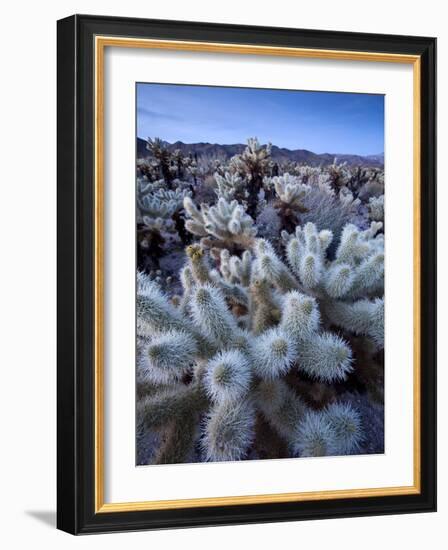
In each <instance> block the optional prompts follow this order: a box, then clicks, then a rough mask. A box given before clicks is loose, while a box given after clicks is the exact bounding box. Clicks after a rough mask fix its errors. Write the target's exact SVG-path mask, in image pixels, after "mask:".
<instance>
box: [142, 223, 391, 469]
mask: <svg viewBox="0 0 448 550" xmlns="http://www.w3.org/2000/svg"><path fill="white" fill-rule="evenodd" d="M380 226H381V224H377V223H372V225H371V227H370V228H369V229H368V230H366V231H360V230H358V229H357V228H356V227H355V226H351V225H347V226H346V227H345V229H344V231H343V234H342V237H341V240H340V243H339V245H338V247H337V252H336V256H335V259H333V260H329V259H328V258H327V256H326V250H327V249H328V246H329V245H330V243H331V240H332V237H333V235H332V233H331V232H330V231H320V232H318V231H317V229H316V227H315V226H314V225H313V224H311V223H308V224H307V225H306V226H304V227H297V229H296V231H295V233H294V235H286V234H285V235H284V240H285V246H286V256H287V262H288V263H285V262H284V261H282V260H281V259H280V258H279V256H278V255H277V253H276V252H275V250H274V249H273V247H272V246H271V244H270V243H269V241H267V240H263V239H257V240H254V243H253V245H252V247H251V250H246V251H245V252H244V254H243V255H242V257H241V258H240V257H238V256H232V255H230V254H229V252H228V250H226V249H223V250H222V251H221V254H220V262H219V266H218V267H217V268H216V267H215V268H213V267H212V261H213V259H212V257H210V255H209V254H208V253H207V251H206V249H204V248H203V247H202V246H201V245H192V246H190V247H189V248H188V250H187V254H188V262H187V264H186V265H185V267H184V268H183V270H182V284H183V294H182V296H179V297H178V298H177V299H176V300H174V303H172V301H170V300H169V299H168V297H167V296H166V295H164V294H163V293H162V292H161V291H160V289H159V287H158V286H157V285H156V284H154V282H152V281H150V280H149V279H148V278H147V277H145V276H144V275H140V277H139V287H138V298H137V308H138V309H137V311H138V323H139V338H140V341H141V346H140V354H139V365H138V380H139V384H142V385H143V386H145V387H146V386H149V387H150V388H151V390H150V391H149V392H148V394H147V395H145V396H144V397H143V398H142V399H141V400H140V401H139V403H138V420H139V424H140V430H141V433H142V434H144V433H145V432H147V430H160V433H161V435H160V441H161V447H160V448H159V449H157V450H156V451H155V455H154V457H153V461H154V462H157V463H160V462H165V461H166V460H167V456H169V457H170V458H169V459H170V460H171V461H173V460H174V461H176V462H183V461H185V460H186V459H188V458H189V457H190V458H189V459H190V460H191V454H192V452H193V451H194V448H195V445H196V448H199V449H200V451H197V452H198V453H199V457H200V459H201V460H213V461H220V460H225V461H227V460H241V459H245V458H249V457H250V455H251V453H253V452H254V448H256V446H257V443H256V439H257V422H258V423H259V422H260V420H259V419H260V418H261V421H262V422H266V423H267V424H268V425H269V426H270V428H271V429H272V430H274V431H275V432H276V433H277V436H278V437H279V438H280V439H283V440H284V442H285V446H286V448H287V450H288V451H287V452H288V456H326V455H334V454H350V453H354V452H356V451H357V450H358V448H359V445H360V443H361V441H362V438H363V437H364V436H363V429H362V426H361V421H360V417H359V414H358V413H357V411H356V410H355V409H354V408H353V407H352V406H351V405H350V404H348V403H344V402H343V401H338V400H336V401H335V402H333V403H329V404H328V405H326V406H325V407H324V408H322V409H321V410H314V409H312V408H311V407H310V406H309V404H308V403H307V399H306V396H303V395H301V394H300V393H298V392H296V391H294V389H293V386H292V385H291V384H290V383H289V379H290V378H299V379H300V377H301V375H302V374H303V375H305V376H306V377H307V378H308V379H310V380H312V381H315V382H318V383H325V384H332V383H337V382H343V381H345V380H347V378H348V376H349V375H350V373H351V372H352V371H353V369H354V368H355V365H354V358H353V352H352V349H351V347H350V344H349V342H348V341H347V340H346V339H345V338H344V337H342V336H341V335H340V334H338V333H337V332H335V331H334V329H333V327H335V326H341V327H342V328H343V329H344V331H347V332H348V333H353V334H354V335H362V336H363V337H365V338H368V339H370V340H371V342H372V344H373V345H374V346H375V347H376V348H377V349H381V347H382V345H383V344H382V343H383V336H382V335H383V317H384V313H383V301H382V298H381V296H382V292H383V289H382V279H383V278H382V273H383V269H384V265H383V261H384V255H383V237H382V235H377V231H378V229H379V228H380ZM186 416H187V417H188V418H190V419H191V418H194V419H195V426H194V427H193V426H192V432H191V434H192V436H191V438H188V440H186V441H185V445H179V441H178V439H177V435H174V436H172V437H170V436H169V435H167V433H168V434H169V433H172V434H178V433H179V431H180V430H181V427H180V426H178V427H175V426H176V423H180V424H181V423H182V422H183V419H184V418H185V417H186ZM168 428H169V430H168ZM167 430H168V432H167ZM193 434H194V435H193ZM174 448H175V450H176V452H175V453H174V450H173V449H174ZM174 455H175V456H174Z"/></svg>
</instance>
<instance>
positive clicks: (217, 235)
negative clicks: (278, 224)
mask: <svg viewBox="0 0 448 550" xmlns="http://www.w3.org/2000/svg"><path fill="white" fill-rule="evenodd" d="M184 208H185V210H186V212H187V216H188V218H189V219H188V220H187V222H186V224H185V227H186V228H187V229H188V231H190V232H191V233H193V235H197V236H198V237H202V239H201V243H202V244H203V245H204V246H206V247H209V248H210V247H219V248H228V249H231V250H234V249H235V248H238V247H239V248H240V249H245V248H247V247H249V246H250V244H251V243H252V241H253V239H254V237H255V235H256V233H257V229H256V227H255V226H254V220H253V219H252V218H251V217H250V216H249V215H248V214H246V212H245V210H244V207H243V206H242V205H241V204H239V203H238V202H237V201H236V200H233V201H231V202H227V200H226V199H225V198H223V197H221V198H219V199H218V202H217V203H216V205H214V206H209V205H207V204H202V205H201V207H200V209H198V208H197V207H196V205H195V204H194V202H193V201H192V200H191V198H190V197H185V198H184Z"/></svg>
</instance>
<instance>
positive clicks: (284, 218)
mask: <svg viewBox="0 0 448 550" xmlns="http://www.w3.org/2000/svg"><path fill="white" fill-rule="evenodd" d="M265 182H266V184H267V185H273V186H274V189H275V192H276V195H277V200H276V201H275V202H274V206H275V208H276V210H277V212H278V215H279V218H280V220H281V228H282V229H283V230H286V231H293V230H294V229H295V227H296V226H297V225H299V224H300V215H301V214H303V213H305V212H308V208H307V207H306V206H305V199H306V196H307V195H308V193H309V192H310V190H311V188H310V187H309V186H308V185H306V184H303V183H301V182H300V180H299V178H297V177H295V176H291V175H290V174H288V173H285V174H284V175H283V176H274V177H273V178H265Z"/></svg>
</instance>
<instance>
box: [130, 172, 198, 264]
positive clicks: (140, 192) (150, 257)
mask: <svg viewBox="0 0 448 550" xmlns="http://www.w3.org/2000/svg"><path fill="white" fill-rule="evenodd" d="M190 195H191V191H190V190H189V189H187V188H186V187H185V186H183V185H182V184H181V182H179V186H178V187H177V188H176V189H175V190H169V189H168V190H167V189H165V188H164V181H163V180H158V181H156V182H148V181H146V180H142V179H138V180H137V237H138V258H137V261H138V265H139V267H140V269H143V270H145V271H147V270H148V269H150V268H158V267H159V258H160V257H161V256H162V255H163V253H164V249H163V246H164V244H165V241H166V234H167V233H173V232H174V231H175V230H177V233H178V234H179V236H180V238H181V240H182V242H183V243H184V244H186V243H187V242H188V239H186V235H187V234H186V232H185V229H184V222H183V218H182V216H181V215H180V214H179V212H180V210H181V209H182V207H183V200H184V198H185V197H189V196H190Z"/></svg>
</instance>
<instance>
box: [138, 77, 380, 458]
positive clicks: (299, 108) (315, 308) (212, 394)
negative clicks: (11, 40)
mask: <svg viewBox="0 0 448 550" xmlns="http://www.w3.org/2000/svg"><path fill="white" fill-rule="evenodd" d="M135 124H136V255H137V265H136V280H137V297H136V301H137V304H136V310H137V313H136V323H137V341H136V353H137V364H136V420H137V422H136V425H137V431H136V457H137V458H136V461H137V465H156V464H179V463H195V462H218V461H239V460H261V459H281V458H302V459H311V458H312V457H318V456H343V455H353V454H381V453H384V230H385V227H384V208H385V205H384V186H385V172H384V96H383V95H373V94H372V95H370V94H355V93H340V92H338V93H336V92H327V91H300V90H274V89H252V88H232V87H210V86H189V85H177V84H156V83H138V84H137V85H136V121H135Z"/></svg>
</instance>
